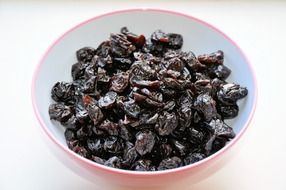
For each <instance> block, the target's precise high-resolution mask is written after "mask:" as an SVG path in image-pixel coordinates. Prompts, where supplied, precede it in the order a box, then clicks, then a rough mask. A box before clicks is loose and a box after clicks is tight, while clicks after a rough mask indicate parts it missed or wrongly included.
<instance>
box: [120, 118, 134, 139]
mask: <svg viewBox="0 0 286 190" xmlns="http://www.w3.org/2000/svg"><path fill="white" fill-rule="evenodd" d="M118 125H119V136H120V137H121V138H122V139H124V140H125V141H130V140H133V139H134V138H135V137H134V136H133V135H132V133H131V132H130V129H129V126H125V125H124V124H123V123H121V121H119V124H118Z"/></svg>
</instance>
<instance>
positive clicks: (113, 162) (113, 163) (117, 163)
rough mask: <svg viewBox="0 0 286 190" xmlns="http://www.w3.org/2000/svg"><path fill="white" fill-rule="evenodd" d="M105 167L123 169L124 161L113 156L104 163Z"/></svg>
mask: <svg viewBox="0 0 286 190" xmlns="http://www.w3.org/2000/svg"><path fill="white" fill-rule="evenodd" d="M104 165H105V166H109V167H112V168H121V165H122V160H121V158H119V157H117V156H113V157H111V158H109V159H108V160H106V161H105V162H104Z"/></svg>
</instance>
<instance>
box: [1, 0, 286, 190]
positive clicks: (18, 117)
mask: <svg viewBox="0 0 286 190" xmlns="http://www.w3.org/2000/svg"><path fill="white" fill-rule="evenodd" d="M132 7H133V8H134V7H157V8H166V9H172V10H176V11H181V12H184V13H188V14H191V15H193V16H196V17H198V18H201V19H203V20H205V21H207V22H209V23H211V24H213V25H215V26H216V27H218V28H220V29H221V30H223V31H224V32H225V33H227V34H228V35H229V36H230V37H231V38H233V39H234V40H235V41H236V42H237V43H238V44H239V45H240V46H241V47H242V49H243V50H244V51H245V52H246V54H247V55H248V56H249V58H250V60H251V62H252V64H253V66H254V68H255V71H256V74H257V78H258V85H259V99H258V107H257V111H256V114H255V117H254V120H253V123H252V124H251V126H250V128H249V130H248V131H247V133H246V135H245V136H244V141H245V142H244V144H243V146H242V148H241V150H240V152H239V153H238V154H237V155H236V156H235V158H234V159H233V160H232V161H231V162H230V163H228V164H227V165H226V166H225V167H224V168H222V169H221V170H220V171H218V172H217V173H215V174H214V175H212V176H211V177H210V178H208V179H206V180H205V181H203V182H201V183H199V184H196V185H194V186H192V187H188V188H187V187H178V188H177V189H197V190H203V189H232V190H241V189H281V190H282V189H286V175H285V171H286V125H285V121H284V119H286V115H285V114H286V103H285V99H284V98H285V97H286V90H285V89H286V87H285V81H286V80H285V77H286V73H285V69H286V61H285V58H286V21H285V20H286V3H285V2H284V3H283V2H282V1H281V2H270V1H269V2H268V1H264V2H259V1H254V2H252V3H248V2H247V1H230V2H225V1H211V2H206V1H204V2H199V1H195V2H189V1H182V2H180V1H177V2H176V3H175V2H168V3H167V2H164V1H122V2H120V3H119V1H114V2H111V1H106V0H105V1H103V2H97V1H59V2H57V1H43V2H37V1H19V2H16V1H2V0H0V81H1V87H0V89H1V91H0V92H1V93H0V97H1V104H0V105H1V107H0V122H1V124H0V126H1V131H0V189H1V190H6V189H13V190H14V189H21V190H22V189H25V190H26V189H27V190H34V189H35V190H36V189H42V190H46V189H47V190H49V189H53V190H58V189H59V190H61V189H69V190H73V189H104V188H102V187H101V188H98V187H97V186H96V185H94V184H92V183H90V182H88V181H86V180H85V179H83V178H81V177H78V176H77V175H76V174H74V173H72V172H71V171H70V170H69V169H67V168H66V167H65V166H63V165H62V164H61V163H60V162H59V161H58V160H57V159H56V158H55V157H54V156H53V155H52V153H51V152H50V151H49V150H48V149H47V148H46V145H45V143H44V142H43V140H42V135H41V133H42V132H41V131H40V130H39V124H38V122H37V121H36V119H35V116H34V114H33V111H32V107H31V98H30V88H31V77H32V74H33V71H34V69H35V67H36V64H37V62H38V61H39V59H40V58H41V56H42V55H43V53H44V51H45V50H46V49H47V47H48V46H49V45H50V44H51V42H53V41H54V40H55V39H56V38H57V37H59V35H61V34H62V33H63V32H65V31H66V30H67V29H69V28H70V27H72V26H74V25H75V24H77V23H79V22H81V21H83V20H85V19H88V18H90V17H93V16H95V15H98V14H101V13H105V12H108V11H112V10H114V9H123V8H124V9H125V8H132ZM284 56H285V58H284Z"/></svg>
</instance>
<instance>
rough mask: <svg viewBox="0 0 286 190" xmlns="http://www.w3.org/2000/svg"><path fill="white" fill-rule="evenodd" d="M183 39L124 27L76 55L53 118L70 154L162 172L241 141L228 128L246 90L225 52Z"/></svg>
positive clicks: (54, 92)
mask: <svg viewBox="0 0 286 190" xmlns="http://www.w3.org/2000/svg"><path fill="white" fill-rule="evenodd" d="M183 43H184V39H183V36H182V35H181V34H177V33H165V32H164V31H162V30H156V31H155V32H153V33H152V34H151V36H150V37H147V36H144V35H143V34H139V35H137V34H135V33H132V32H130V31H129V30H128V28H126V27H123V28H122V29H121V31H120V33H114V34H110V37H109V39H107V40H106V41H103V42H102V43H100V44H99V46H98V47H97V48H94V47H83V48H81V49H79V50H77V51H76V58H77V60H74V62H73V63H74V64H73V65H72V66H71V76H72V81H71V82H56V83H55V84H54V86H53V87H52V89H51V98H52V100H53V101H55V102H56V103H52V104H51V105H50V106H49V110H48V112H49V116H50V119H51V120H55V121H57V122H59V123H60V124H61V125H62V126H63V127H64V128H65V132H64V137H65V139H66V144H67V146H68V148H69V149H71V150H72V151H74V152H75V153H77V154H79V155H80V156H82V157H84V158H86V159H89V160H91V161H93V162H95V163H98V164H102V165H105V166H108V167H113V168H119V169H126V170H134V171H157V170H167V169H173V168H178V167H181V166H184V165H189V164H193V163H196V162H198V161H200V160H202V159H204V158H206V157H207V156H209V155H211V154H214V153H215V152H217V151H219V150H220V149H222V148H223V147H224V146H225V145H226V143H228V142H229V141H230V140H231V139H233V138H234V137H235V133H234V130H233V129H232V128H231V127H230V126H228V125H227V124H226V123H225V120H226V119H231V118H234V117H236V116H237V115H238V113H239V106H238V100H240V99H242V98H244V97H245V96H246V95H247V94H248V90H247V88H246V87H242V86H240V85H239V84H234V83H229V82H228V81H226V79H227V78H228V77H229V76H230V74H231V70H230V68H228V66H227V65H224V63H223V62H224V53H223V52H222V51H221V50H218V51H216V52H213V53H210V54H202V55H199V56H196V55H195V54H194V53H193V52H192V51H182V47H183Z"/></svg>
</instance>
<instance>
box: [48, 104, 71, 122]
mask: <svg viewBox="0 0 286 190" xmlns="http://www.w3.org/2000/svg"><path fill="white" fill-rule="evenodd" d="M49 115H50V119H53V120H56V121H59V122H65V121H67V120H68V119H70V118H71V117H72V116H73V113H72V110H71V108H70V107H69V106H65V105H64V104H61V103H60V104H58V103H56V104H51V105H50V106H49Z"/></svg>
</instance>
